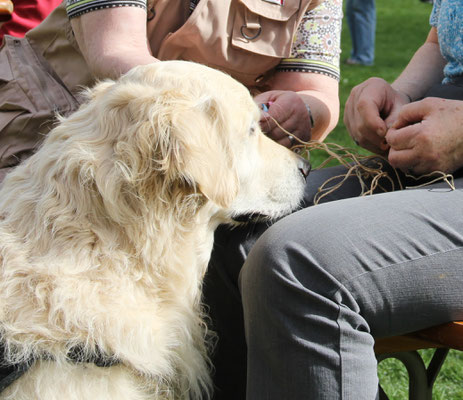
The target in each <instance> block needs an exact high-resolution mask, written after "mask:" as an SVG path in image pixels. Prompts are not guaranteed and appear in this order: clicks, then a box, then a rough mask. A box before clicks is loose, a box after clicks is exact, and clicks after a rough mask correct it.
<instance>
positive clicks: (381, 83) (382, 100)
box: [344, 78, 410, 154]
mask: <svg viewBox="0 0 463 400" xmlns="http://www.w3.org/2000/svg"><path fill="white" fill-rule="evenodd" d="M409 102H410V99H409V98H408V97H407V96H406V95H405V94H403V93H401V92H399V91H396V90H394V89H393V88H392V86H391V85H390V84H389V83H387V82H386V81H385V80H383V79H380V78H370V79H368V80H366V81H365V82H363V83H361V84H360V85H357V86H355V87H354V88H353V89H352V91H351V93H350V96H349V98H348V99H347V102H346V106H345V109H344V124H345V125H346V128H347V130H348V131H349V133H350V135H351V137H352V139H353V140H354V141H355V143H357V144H358V145H360V146H362V147H363V148H365V149H367V150H370V151H372V152H373V153H377V154H385V153H386V152H387V150H388V149H389V144H388V143H386V141H385V139H384V138H385V136H386V132H387V129H388V127H389V126H391V125H392V124H393V123H394V122H395V120H396V118H397V114H398V112H399V110H400V108H401V107H402V106H403V105H404V104H406V103H409Z"/></svg>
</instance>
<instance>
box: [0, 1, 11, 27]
mask: <svg viewBox="0 0 463 400" xmlns="http://www.w3.org/2000/svg"><path fill="white" fill-rule="evenodd" d="M12 14H13V2H12V1H11V0H0V23H2V22H6V21H9V20H10V19H11V16H12Z"/></svg>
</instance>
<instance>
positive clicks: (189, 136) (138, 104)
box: [96, 82, 239, 208]
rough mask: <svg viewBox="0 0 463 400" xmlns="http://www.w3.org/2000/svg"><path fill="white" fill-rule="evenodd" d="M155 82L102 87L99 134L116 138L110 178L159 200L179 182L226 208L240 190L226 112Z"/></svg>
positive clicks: (214, 102)
mask: <svg viewBox="0 0 463 400" xmlns="http://www.w3.org/2000/svg"><path fill="white" fill-rule="evenodd" d="M158 83H159V85H154V84H153V85H140V84H138V83H134V82H127V83H126V84H118V85H115V86H114V87H112V88H107V87H104V88H103V89H104V90H105V91H106V92H108V94H107V95H106V97H105V98H104V101H102V102H101V103H100V104H101V107H102V109H101V110H102V111H101V113H100V115H99V117H98V119H99V131H100V132H101V134H102V135H103V136H107V137H116V136H117V141H116V142H115V146H114V148H113V150H114V152H115V157H114V162H115V168H114V170H113V172H112V174H113V176H114V177H113V179H114V180H121V182H126V183H128V184H129V185H130V186H132V187H133V188H134V189H135V191H136V192H135V193H137V195H138V196H140V198H142V197H143V198H146V197H147V196H150V195H152V196H158V197H159V196H161V195H162V194H161V193H162V192H164V191H165V190H169V189H168V186H169V185H173V184H174V181H175V180H182V181H183V183H187V184H188V185H189V186H190V187H191V188H192V191H193V192H194V191H196V192H200V193H201V194H203V195H204V196H205V197H206V198H207V199H209V200H210V201H212V202H214V203H216V204H217V205H218V206H220V207H223V208H226V207H228V206H229V205H230V204H231V202H232V201H233V200H234V198H235V197H236V195H237V193H238V187H239V182H238V177H237V171H236V165H235V158H236V154H235V153H236V147H237V146H236V143H235V145H232V141H233V140H232V139H234V140H235V142H236V138H233V136H234V133H235V132H233V129H234V128H233V127H231V126H230V124H229V123H227V117H228V114H229V113H227V112H224V110H223V107H221V106H220V104H219V101H218V100H216V99H214V98H213V97H212V96H208V95H204V96H201V95H199V96H198V95H197V94H196V95H192V94H191V93H189V90H188V88H184V87H178V86H177V87H175V88H166V86H167V85H165V84H164V85H163V84H162V82H158ZM108 89H109V90H108ZM96 95H98V94H96ZM228 119H229V117H228ZM118 171H119V172H118ZM161 176H162V179H158V180H157V181H156V177H161ZM161 181H162V182H161ZM160 185H162V187H160ZM154 186H157V187H154ZM151 192H152V193H151ZM124 193H125V194H126V195H127V194H128V191H127V190H126V189H125V190H124ZM150 193H151V194H150Z"/></svg>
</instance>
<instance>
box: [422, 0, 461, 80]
mask: <svg viewBox="0 0 463 400" xmlns="http://www.w3.org/2000/svg"><path fill="white" fill-rule="evenodd" d="M430 23H431V25H432V26H434V27H436V28H437V36H438V37H439V47H440V51H441V53H442V55H443V56H444V58H445V59H446V60H447V65H446V66H445V68H444V76H445V78H444V81H443V82H444V83H449V82H452V80H453V79H454V78H461V77H462V76H463V28H462V27H463V3H462V1H461V0H434V7H433V10H432V13H431V17H430Z"/></svg>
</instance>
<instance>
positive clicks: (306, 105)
mask: <svg viewBox="0 0 463 400" xmlns="http://www.w3.org/2000/svg"><path fill="white" fill-rule="evenodd" d="M304 105H305V108H306V110H307V113H308V114H309V119H310V127H311V128H312V129H313V128H314V126H315V121H314V119H313V114H312V109H311V108H310V106H309V105H308V104H307V103H304Z"/></svg>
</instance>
